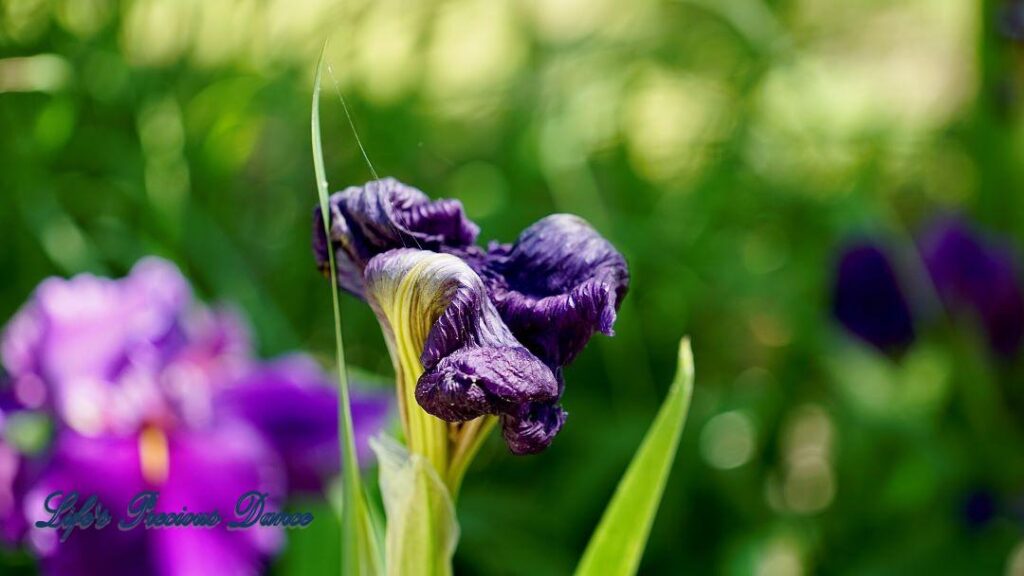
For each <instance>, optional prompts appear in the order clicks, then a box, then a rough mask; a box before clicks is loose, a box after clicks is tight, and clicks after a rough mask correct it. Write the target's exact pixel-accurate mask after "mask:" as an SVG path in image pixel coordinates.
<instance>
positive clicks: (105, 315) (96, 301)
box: [0, 258, 191, 431]
mask: <svg viewBox="0 0 1024 576" xmlns="http://www.w3.org/2000/svg"><path fill="white" fill-rule="evenodd" d="M190 303H191V292H190V289H189V287H188V283H187V282H186V281H185V279H184V278H183V277H182V276H181V274H180V272H179V271H178V269H177V268H176V267H175V266H174V265H173V264H171V263H169V262H166V261H163V260H159V259H156V258H148V259H144V260H142V261H140V262H139V263H138V264H136V265H135V267H134V268H133V269H132V271H131V273H130V274H129V275H128V276H127V277H125V278H123V279H120V280H111V279H107V278H99V277H96V276H92V275H90V274H82V275H79V276H76V277H74V278H72V279H70V280H64V279H60V278H50V279H48V280H45V281H44V282H43V283H42V284H40V285H39V287H38V288H37V289H36V292H35V294H34V296H33V298H32V300H30V301H29V303H27V304H26V305H25V306H24V307H23V308H22V310H21V311H19V312H18V314H17V315H16V316H15V317H14V318H13V319H12V320H11V322H10V323H9V324H8V326H7V327H6V329H5V330H4V334H3V341H2V344H0V352H2V359H3V363H4V366H5V368H6V369H7V371H8V372H9V374H10V376H11V378H12V381H13V383H12V386H13V388H14V390H15V393H16V395H17V396H18V398H19V400H20V401H21V402H22V403H23V404H25V405H26V406H28V407H30V408H43V407H45V408H49V409H52V410H54V411H55V412H56V413H57V415H58V417H60V418H61V419H62V420H65V421H67V422H68V423H70V424H71V425H72V426H76V427H77V426H79V425H80V429H81V430H83V431H85V430H86V429H89V430H93V431H95V430H99V429H101V428H103V427H105V426H108V425H112V426H117V425H119V424H121V422H119V421H117V418H119V413H118V411H119V410H120V409H121V408H122V407H123V406H121V405H119V400H124V401H125V402H131V403H138V402H143V401H148V400H144V399H143V398H142V395H140V394H135V393H133V394H132V395H131V396H132V398H131V399H127V398H125V394H122V393H121V392H120V391H118V390H117V389H116V388H118V383H119V382H122V381H133V382H134V381H136V380H138V379H139V377H140V376H139V375H140V374H142V373H151V372H152V371H153V369H155V367H157V366H159V365H160V364H161V363H163V362H165V361H166V360H167V359H168V358H169V357H171V356H173V355H174V354H176V353H177V352H178V351H179V350H180V348H181V346H182V345H183V343H184V341H185V338H184V335H183V331H184V325H183V320H184V313H185V312H186V310H187V309H188V307H189V305H190ZM154 386H155V385H151V386H150V387H151V388H152V387H154ZM142 388H143V386H142V385H138V386H133V389H135V390H141V389H142ZM113 396H116V397H118V400H115V399H113V398H112V397H113ZM149 396H150V397H151V396H152V394H149ZM125 402H121V403H120V404H124V403H125ZM133 410H134V409H133Z"/></svg>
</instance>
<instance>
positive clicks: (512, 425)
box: [501, 404, 568, 454]
mask: <svg viewBox="0 0 1024 576" xmlns="http://www.w3.org/2000/svg"><path fill="white" fill-rule="evenodd" d="M566 417H568V413H566V411H565V410H563V409H562V407H561V406H558V405H557V404H526V405H523V406H521V407H520V409H519V410H518V411H517V412H516V413H514V414H507V415H504V416H502V417H501V434H502V436H504V438H505V443H506V444H507V445H508V447H509V450H511V451H512V452H513V453H515V454H535V453H537V452H540V451H541V450H544V449H545V448H547V447H548V445H549V444H551V440H552V439H554V437H555V435H556V434H558V431H559V430H561V429H562V426H563V425H564V424H565V419H566Z"/></svg>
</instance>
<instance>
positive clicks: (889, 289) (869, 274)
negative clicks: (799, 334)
mask: <svg viewBox="0 0 1024 576" xmlns="http://www.w3.org/2000/svg"><path fill="white" fill-rule="evenodd" d="M832 313H833V314H834V315H835V317H836V319H837V320H838V321H839V322H840V323H841V324H842V325H843V326H844V327H846V329H847V330H849V331H850V332H851V333H852V334H854V335H855V336H857V337H858V338H860V339H862V340H864V341H865V342H867V343H869V344H871V345H873V346H874V347H876V348H878V349H879V350H881V351H883V352H887V353H891V352H899V351H901V350H903V349H905V348H906V347H907V346H909V345H910V343H911V342H913V340H914V321H913V317H912V316H911V311H910V305H909V304H908V302H907V299H906V297H905V296H904V293H903V290H902V289H901V288H900V284H899V281H898V279H897V277H896V271H895V268H894V267H893V265H892V263H891V261H890V260H889V257H888V256H887V255H886V253H885V252H884V251H883V250H882V248H880V247H878V246H876V245H875V244H872V243H869V242H862V243H857V244H853V245H850V246H849V247H847V248H846V249H845V250H844V251H843V252H842V254H841V255H840V258H839V264H838V269H837V271H836V283H835V288H834V293H833V303H832Z"/></svg>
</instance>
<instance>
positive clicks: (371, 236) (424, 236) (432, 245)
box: [313, 178, 480, 296]
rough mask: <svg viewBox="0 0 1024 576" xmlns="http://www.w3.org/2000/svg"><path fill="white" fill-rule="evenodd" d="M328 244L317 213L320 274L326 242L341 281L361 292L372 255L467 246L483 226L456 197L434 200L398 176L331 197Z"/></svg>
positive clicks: (325, 265) (326, 265)
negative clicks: (413, 248) (469, 214)
mask: <svg viewBox="0 0 1024 576" xmlns="http://www.w3.org/2000/svg"><path fill="white" fill-rule="evenodd" d="M330 211H331V213H330V242H329V243H328V240H327V238H325V237H324V232H323V226H322V225H321V224H320V222H321V216H320V209H319V208H316V210H315V212H314V215H313V252H314V254H315V255H316V259H317V265H318V267H319V268H320V270H321V272H324V273H325V274H327V273H329V272H328V270H329V263H328V253H327V250H328V245H330V246H331V247H333V249H334V250H335V262H336V265H337V272H338V283H339V285H340V286H341V287H342V288H344V289H346V290H348V291H349V292H352V293H353V294H355V295H357V296H363V281H362V271H363V269H364V268H365V267H366V265H367V263H368V262H369V261H370V259H371V258H373V257H374V256H376V255H377V254H380V253H382V252H386V251H388V250H392V249H395V248H402V247H415V248H421V249H427V250H436V249H439V248H441V247H442V246H449V247H465V246H469V245H471V244H473V242H475V241H476V236H477V234H478V233H479V231H480V229H479V228H478V227H477V225H476V224H474V223H473V222H472V221H470V220H469V219H468V218H466V217H465V215H464V213H463V210H462V204H461V203H460V202H459V201H458V200H437V201H431V200H430V198H429V197H427V195H426V194H424V193H423V192H421V191H419V190H417V189H416V188H413V187H411V186H406V185H405V184H402V183H401V182H399V181H398V180H395V179H394V178H384V179H381V180H374V181H372V182H368V183H366V184H365V185H364V186H362V187H358V186H353V187H350V188H346V189H345V190H342V191H341V192H337V193H335V194H333V195H331V199H330Z"/></svg>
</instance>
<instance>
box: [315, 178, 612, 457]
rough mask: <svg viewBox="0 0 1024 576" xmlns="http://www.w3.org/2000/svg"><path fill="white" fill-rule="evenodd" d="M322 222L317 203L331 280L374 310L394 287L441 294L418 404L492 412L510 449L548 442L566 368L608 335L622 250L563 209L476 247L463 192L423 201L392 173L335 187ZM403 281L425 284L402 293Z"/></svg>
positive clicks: (319, 246)
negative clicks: (332, 266) (508, 240)
mask: <svg viewBox="0 0 1024 576" xmlns="http://www.w3.org/2000/svg"><path fill="white" fill-rule="evenodd" d="M329 221H330V238H329V239H328V238H325V236H324V233H323V230H322V226H321V224H320V223H321V215H320V213H319V209H317V211H316V213H315V214H314V226H313V231H314V233H313V250H314V254H315V255H316V259H317V264H318V266H319V267H320V269H321V270H322V271H324V272H326V271H327V270H328V269H329V265H328V250H329V249H333V250H334V254H335V261H336V263H337V269H338V282H339V285H340V286H341V287H343V288H344V289H346V290H348V291H349V292H351V293H353V294H355V295H356V296H359V297H360V298H363V299H366V300H368V301H370V303H371V305H373V306H374V308H375V310H377V311H378V316H379V317H384V316H387V314H386V313H382V311H381V309H382V308H386V307H387V306H388V304H387V302H390V301H391V300H393V299H395V298H415V299H432V300H437V301H438V304H437V305H436V306H435V307H434V308H431V313H432V314H433V316H432V318H431V322H430V328H429V334H428V335H424V338H421V340H422V344H421V346H422V349H420V350H417V351H416V353H417V354H419V355H420V362H421V364H422V369H423V371H422V375H420V376H419V378H418V382H417V384H416V390H415V399H416V401H417V403H418V404H419V406H420V407H422V408H423V409H424V410H426V411H427V412H428V413H430V414H433V415H435V416H437V417H439V418H441V419H444V420H447V421H449V422H464V421H468V420H471V419H473V418H476V417H478V416H480V415H484V414H487V415H496V416H500V418H501V424H502V432H503V435H504V437H505V441H506V443H507V445H508V446H509V448H510V450H511V451H512V452H514V453H517V454H525V453H532V452H538V451H540V450H543V449H544V448H545V447H547V446H548V444H550V442H551V440H552V439H553V438H554V436H555V435H556V434H557V433H558V431H559V430H560V429H561V427H562V425H563V424H564V422H565V418H566V413H565V411H564V410H563V409H562V408H561V406H560V405H559V403H558V402H559V399H560V397H561V394H562V388H563V384H562V382H563V380H562V368H563V367H564V366H566V365H567V364H568V363H570V362H571V361H572V360H573V359H574V358H575V357H576V355H578V354H579V353H580V351H582V350H583V347H584V346H586V344H587V342H588V341H589V340H590V337H591V336H592V335H593V334H594V333H595V332H602V333H604V334H608V335H611V334H612V327H613V325H614V323H615V316H616V312H617V310H618V307H619V305H620V304H621V302H622V299H623V297H625V295H626V291H627V288H628V284H629V273H628V269H627V267H626V261H625V259H624V258H623V257H622V255H621V254H619V252H618V251H616V250H615V248H614V247H613V246H612V245H611V244H610V243H609V242H608V241H607V240H605V239H604V238H602V237H601V235H600V234H598V233H597V232H596V231H595V230H594V229H593V228H592V227H591V226H590V225H589V224H587V222H586V221H584V220H583V219H581V218H578V217H576V216H571V215H566V214H557V215H553V216H549V217H547V218H544V219H542V220H540V221H539V222H537V223H535V224H533V225H532V226H530V227H529V228H527V229H526V230H524V231H523V233H522V234H521V235H520V236H519V238H518V239H517V240H516V242H514V243H513V244H506V245H503V244H497V243H492V244H491V245H490V246H489V247H488V248H487V249H483V248H480V247H478V246H476V245H475V244H474V242H475V241H476V237H477V234H478V232H479V228H478V227H477V226H476V224H474V223H473V222H471V221H470V220H468V219H467V218H466V217H465V215H464V214H463V211H462V206H461V204H460V203H459V202H457V201H455V200H438V201H431V200H430V199H429V198H428V197H427V196H426V195H425V194H423V193H422V192H420V191H419V190H416V189H415V188H411V187H409V186H406V185H404V184H401V183H400V182H398V181H396V180H394V179H384V180H378V181H374V182H369V183H367V184H366V185H365V186H362V187H351V188H348V189H346V190H343V191H341V192H338V193H335V194H334V195H332V196H331V198H330V219H329ZM424 275H428V276H429V277H428V278H424V277H423V276H424ZM405 285H408V286H413V285H415V286H416V287H417V289H418V290H420V291H421V292H423V291H431V292H433V293H432V294H419V293H417V294H409V293H406V292H402V291H401V290H402V288H401V287H402V286H405ZM396 294H400V296H396ZM382 323H384V320H382ZM391 324H393V322H391ZM385 329H386V331H387V330H392V331H394V330H397V329H399V328H396V327H395V326H393V325H391V326H386V327H385Z"/></svg>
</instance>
